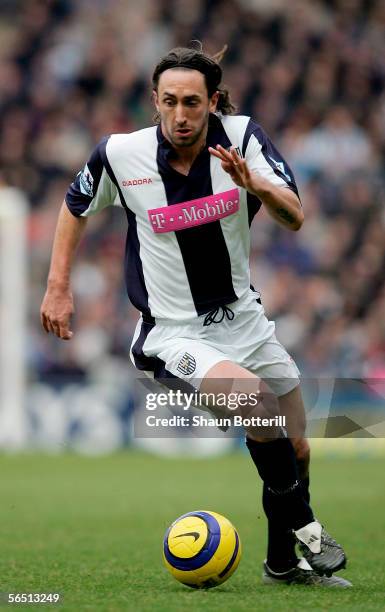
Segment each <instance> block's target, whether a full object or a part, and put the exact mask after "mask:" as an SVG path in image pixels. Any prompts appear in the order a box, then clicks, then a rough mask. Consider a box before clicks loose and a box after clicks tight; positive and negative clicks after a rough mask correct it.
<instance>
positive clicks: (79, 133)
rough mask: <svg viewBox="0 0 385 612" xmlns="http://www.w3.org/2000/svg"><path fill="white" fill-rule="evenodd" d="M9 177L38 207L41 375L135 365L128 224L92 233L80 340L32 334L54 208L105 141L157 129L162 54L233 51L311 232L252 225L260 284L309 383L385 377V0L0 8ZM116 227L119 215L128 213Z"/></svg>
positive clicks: (34, 341)
mask: <svg viewBox="0 0 385 612" xmlns="http://www.w3.org/2000/svg"><path fill="white" fill-rule="evenodd" d="M0 9H1V14H0V111H1V112H0V176H1V179H2V181H3V182H5V183H7V184H10V185H14V186H17V187H19V188H21V189H22V190H24V191H25V192H26V194H27V196H28V199H29V201H30V204H31V213H30V219H29V245H30V272H31V274H30V280H31V286H30V299H29V303H30V313H29V337H28V343H27V344H28V355H29V364H30V372H31V377H32V378H36V379H44V378H46V377H47V375H48V374H50V375H51V376H56V377H58V379H60V378H61V377H62V376H63V375H65V376H71V377H72V379H74V377H79V378H80V379H84V378H87V376H89V375H90V372H92V370H93V368H95V367H98V368H99V367H100V363H101V362H102V361H103V360H105V359H106V356H112V358H113V359H116V358H119V359H120V358H122V359H124V360H127V359H128V347H129V344H130V340H131V337H132V333H133V329H134V326H135V323H136V320H137V313H136V312H135V311H134V309H133V308H132V307H130V306H129V305H128V301H127V298H126V294H125V288H124V285H123V270H122V255H123V251H124V241H125V227H124V223H125V220H124V221H123V217H124V213H123V212H121V211H119V210H115V211H106V212H105V213H102V214H100V215H99V216H96V217H94V218H93V219H92V220H91V221H90V222H89V228H88V232H87V234H86V238H85V240H84V241H83V243H82V245H81V248H80V251H79V254H78V258H77V263H76V265H75V268H74V274H73V288H74V293H75V302H76V315H75V320H74V326H75V330H76V334H75V336H74V339H73V340H72V341H71V342H69V343H64V342H61V343H60V342H59V341H57V340H55V339H54V338H51V337H49V336H46V335H45V334H44V333H43V332H42V331H41V329H40V327H39V315H38V312H39V307H40V302H41V299H42V296H43V293H44V286H45V282H46V276H47V271H48V263H49V254H50V247H51V243H52V238H53V232H54V227H55V222H56V218H57V213H58V210H59V207H60V205H61V202H62V200H63V196H64V194H65V192H66V190H67V187H68V185H69V183H71V182H72V180H73V178H74V176H75V174H76V173H77V172H79V170H81V169H82V167H83V166H84V163H85V161H86V159H87V158H88V156H89V153H90V151H91V150H92V148H93V146H94V145H95V143H96V142H97V141H98V140H99V139H100V138H101V137H102V136H103V135H105V134H109V133H111V132H121V131H131V130H134V129H138V128H141V127H145V126H146V125H149V124H151V121H152V115H153V109H152V103H151V87H150V77H151V72H152V69H153V66H154V65H155V63H156V62H157V61H158V59H159V58H160V56H161V55H162V54H164V53H165V52H167V51H168V50H169V49H170V48H172V47H173V46H177V45H183V46H186V45H187V44H188V43H189V42H190V41H191V40H194V39H199V40H201V41H202V42H203V45H204V49H205V50H206V51H208V52H210V53H215V52H217V51H218V50H219V49H221V48H222V47H223V45H224V44H228V51H227V53H226V55H225V58H224V60H223V68H224V75H225V78H224V83H225V84H226V85H227V87H228V88H229V89H230V92H231V96H232V99H233V101H234V102H235V103H236V105H237V107H238V111H239V112H240V113H244V114H249V115H251V116H253V118H254V119H255V120H256V121H258V122H259V123H261V125H262V126H263V127H264V129H265V130H266V131H267V133H268V134H269V136H270V137H271V138H272V140H273V142H274V143H275V144H276V145H277V147H278V148H279V149H280V150H281V152H282V153H283V155H284V156H285V157H286V159H287V160H288V162H289V164H290V165H291V166H292V168H293V170H294V173H295V175H296V178H297V182H298V184H299V188H300V195H301V199H302V202H303V206H304V211H305V224H304V225H303V227H302V229H301V231H300V232H297V233H293V232H288V231H285V230H282V229H280V228H279V227H278V225H277V224H276V223H274V222H272V221H271V219H270V218H268V217H267V215H266V214H265V213H264V212H263V211H261V212H260V213H259V214H258V215H257V217H256V218H255V220H254V223H253V226H252V253H251V269H252V280H253V284H254V286H255V287H256V288H258V289H260V290H261V292H262V299H263V303H264V305H265V309H266V312H267V314H268V316H269V318H272V319H275V320H276V323H277V332H278V337H279V338H280V340H281V341H282V342H283V344H284V345H285V346H286V347H287V348H288V350H289V351H290V352H291V354H292V355H293V356H294V357H295V358H296V360H297V361H298V364H299V366H300V367H301V369H302V370H303V372H304V374H307V375H309V376H332V377H333V376H369V377H370V376H373V377H376V376H385V316H384V315H385V274H384V269H385V239H384V235H385V209H384V182H385V63H384V57H385V2H383V1H382V0H312V2H309V1H308V0H291V2H285V0H206V1H204V0H194V1H191V0H141V2H140V4H139V5H138V3H137V2H134V1H133V0H120V1H119V0H29V1H28V2H25V1H23V0H19V1H18V0H8V1H7V0H2V1H1V2H0ZM122 215H123V216H122Z"/></svg>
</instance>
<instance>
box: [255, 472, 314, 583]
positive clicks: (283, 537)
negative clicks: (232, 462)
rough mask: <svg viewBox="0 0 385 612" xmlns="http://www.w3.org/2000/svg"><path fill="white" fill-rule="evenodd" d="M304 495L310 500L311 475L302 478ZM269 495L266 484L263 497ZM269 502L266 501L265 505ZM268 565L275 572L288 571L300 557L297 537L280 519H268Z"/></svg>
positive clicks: (307, 500) (306, 499)
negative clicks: (297, 548) (296, 549)
mask: <svg viewBox="0 0 385 612" xmlns="http://www.w3.org/2000/svg"><path fill="white" fill-rule="evenodd" d="M301 489H302V495H303V497H304V499H305V501H306V502H307V503H309V502H310V493H309V477H307V478H302V479H301ZM266 496H267V497H268V496H269V491H268V489H267V487H266V485H264V487H263V498H264V499H265V498H266ZM265 503H266V505H268V502H265V501H264V505H265ZM267 530H268V531H267V559H266V560H267V565H268V566H269V568H270V569H271V570H273V572H279V573H283V572H288V571H289V570H291V569H292V568H293V567H296V565H297V563H298V558H297V555H296V552H295V544H296V539H295V536H294V533H293V531H292V530H291V529H287V528H286V527H285V526H282V523H281V522H279V521H272V520H269V521H268V527H267Z"/></svg>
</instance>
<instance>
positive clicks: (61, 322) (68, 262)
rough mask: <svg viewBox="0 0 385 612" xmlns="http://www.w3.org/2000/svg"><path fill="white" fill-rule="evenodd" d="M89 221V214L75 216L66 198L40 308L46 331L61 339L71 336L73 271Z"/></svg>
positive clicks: (61, 211) (59, 219)
mask: <svg viewBox="0 0 385 612" xmlns="http://www.w3.org/2000/svg"><path fill="white" fill-rule="evenodd" d="M86 223H87V219H86V217H75V216H74V215H73V214H72V213H71V212H70V211H69V210H68V207H67V204H66V203H65V202H63V204H62V207H61V209H60V214H59V218H58V222H57V226H56V232H55V238H54V242H53V248H52V256H51V265H50V269H49V274H48V283H47V291H46V293H45V296H44V299H43V302H42V305H41V308H40V319H41V324H42V326H43V327H44V329H45V331H46V332H47V333H49V332H52V333H53V334H55V335H56V336H57V337H58V338H61V339H62V340H70V339H71V338H72V331H71V329H70V324H71V316H72V314H73V311H74V306H73V297H72V291H71V286H70V275H71V267H72V263H73V259H74V254H75V251H76V247H77V246H78V244H79V242H80V239H81V237H82V235H83V232H84V230H85V226H86Z"/></svg>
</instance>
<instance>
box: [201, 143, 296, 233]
mask: <svg viewBox="0 0 385 612" xmlns="http://www.w3.org/2000/svg"><path fill="white" fill-rule="evenodd" d="M209 152H210V153H211V155H213V156H214V157H217V158H218V159H220V160H221V162H222V168H223V170H224V171H225V172H227V173H228V174H229V175H230V176H231V178H232V180H233V182H234V183H235V184H236V185H238V187H243V188H244V189H246V191H248V192H249V193H251V194H252V195H255V196H257V198H259V199H260V200H261V202H262V203H263V205H264V206H265V208H266V210H267V212H268V213H269V214H270V215H271V216H272V217H273V218H274V219H275V220H276V221H278V223H280V224H281V225H283V226H284V227H286V228H287V229H290V230H292V231H297V230H299V229H300V227H301V225H302V223H303V220H304V215H303V210H302V206H301V202H300V200H299V198H298V196H297V195H296V194H295V193H294V192H293V191H292V190H291V189H288V188H287V187H286V186H277V185H273V183H271V182H270V181H269V180H268V179H266V178H264V177H263V176H260V175H259V174H257V173H256V172H252V171H250V169H249V167H248V165H247V163H246V160H245V159H243V158H242V157H240V155H238V153H237V151H236V149H235V148H234V147H232V148H231V149H230V151H226V149H224V148H223V147H222V146H221V145H217V146H216V148H215V149H213V148H212V147H209Z"/></svg>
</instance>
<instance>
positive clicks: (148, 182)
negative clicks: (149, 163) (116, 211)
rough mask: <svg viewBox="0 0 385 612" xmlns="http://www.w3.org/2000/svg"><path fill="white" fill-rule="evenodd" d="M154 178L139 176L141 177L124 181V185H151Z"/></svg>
mask: <svg viewBox="0 0 385 612" xmlns="http://www.w3.org/2000/svg"><path fill="white" fill-rule="evenodd" d="M151 183H152V179H150V178H139V179H130V180H127V181H123V182H122V185H123V187H136V185H151Z"/></svg>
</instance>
